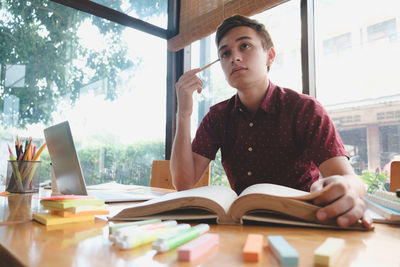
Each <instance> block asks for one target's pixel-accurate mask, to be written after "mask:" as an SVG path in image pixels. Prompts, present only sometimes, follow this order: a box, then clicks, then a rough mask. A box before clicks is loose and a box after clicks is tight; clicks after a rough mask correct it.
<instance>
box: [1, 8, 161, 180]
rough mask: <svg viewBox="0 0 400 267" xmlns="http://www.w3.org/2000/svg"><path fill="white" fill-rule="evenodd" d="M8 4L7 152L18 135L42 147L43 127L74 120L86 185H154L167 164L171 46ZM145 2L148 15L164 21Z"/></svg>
mask: <svg viewBox="0 0 400 267" xmlns="http://www.w3.org/2000/svg"><path fill="white" fill-rule="evenodd" d="M164 2H166V1H164ZM2 3H3V4H2V8H1V10H0V18H1V19H0V25H1V26H0V51H1V52H0V66H1V68H0V69H1V73H0V96H1V97H0V110H1V118H0V119H1V128H0V140H1V141H0V144H1V147H3V148H4V149H6V147H7V143H8V144H12V143H13V140H15V137H16V136H17V135H18V136H19V138H20V139H23V140H24V139H26V138H27V137H29V136H32V137H33V140H34V142H36V143H43V142H44V136H43V129H44V128H45V127H47V126H50V125H52V124H55V123H58V122H61V121H64V120H68V121H69V122H70V125H71V128H72V133H73V136H74V141H75V145H76V147H77V150H78V154H79V157H80V161H81V166H82V170H83V173H84V175H85V180H86V182H87V184H98V183H103V182H110V181H116V182H119V183H125V184H129V183H130V184H143V185H148V184H149V181H150V172H151V163H152V160H153V159H164V157H165V156H164V154H165V117H166V116H165V110H166V65H167V64H166V58H167V56H166V54H167V53H166V52H167V44H166V41H165V40H163V39H161V38H158V37H154V36H151V35H149V34H146V33H143V32H140V31H137V30H134V29H131V28H127V27H124V26H121V25H118V24H116V23H113V22H110V21H107V20H104V19H101V18H99V17H94V16H91V15H88V14H86V13H83V12H80V11H77V10H75V9H72V8H69V7H66V6H63V5H59V4H56V3H54V2H51V1H49V2H47V1H41V2H40V5H39V6H38V5H37V4H33V3H31V2H27V3H26V5H25V4H24V8H22V9H21V4H20V3H19V2H18V1H7V2H5V1H3V2H2ZM141 3H142V9H143V10H141V11H140V12H142V15H143V16H144V15H146V13H145V10H148V17H151V18H154V19H162V18H165V17H166V11H165V10H164V11H163V10H159V9H158V8H157V7H155V6H153V2H152V3H150V2H149V4H148V6H145V5H146V3H145V1H143V2H141ZM162 5H164V4H162ZM131 11H132V12H133V11H134V10H133V9H132V7H131ZM155 96H157V97H155ZM1 155H2V158H1V160H2V161H3V162H6V160H7V158H8V155H7V154H5V153H1ZM41 160H42V168H41V180H42V181H44V180H49V178H50V171H49V156H48V154H47V153H44V154H42V156H41ZM3 165H4V166H3ZM3 165H1V166H0V168H1V172H0V173H1V174H3V175H5V173H6V170H5V168H6V164H3Z"/></svg>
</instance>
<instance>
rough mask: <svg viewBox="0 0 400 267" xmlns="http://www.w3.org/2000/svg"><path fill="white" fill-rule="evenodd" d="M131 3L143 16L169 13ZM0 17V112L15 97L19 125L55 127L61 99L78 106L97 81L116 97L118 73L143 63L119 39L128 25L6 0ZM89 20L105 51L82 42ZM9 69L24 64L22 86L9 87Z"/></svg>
mask: <svg viewBox="0 0 400 267" xmlns="http://www.w3.org/2000/svg"><path fill="white" fill-rule="evenodd" d="M106 2H107V3H106V6H109V7H112V8H115V9H118V10H119V9H120V8H119V7H121V5H122V4H123V1H122V0H112V1H106ZM131 2H132V3H131V5H132V8H137V9H138V12H137V13H140V14H141V15H142V16H143V17H146V16H147V17H148V16H152V15H154V14H157V12H159V13H160V12H162V11H163V10H166V8H165V5H166V3H167V1H165V0H152V1H146V0H140V1H137V0H135V1H133V0H132V1H131ZM0 15H1V19H0V73H1V76H0V108H1V109H2V108H3V105H4V99H5V98H7V97H8V96H10V95H15V96H17V97H18V98H19V121H18V123H19V125H18V126H19V127H26V126H27V125H29V124H34V123H38V122H42V123H44V124H49V123H51V122H52V117H51V114H52V113H53V112H54V111H55V110H56V108H57V105H58V103H59V101H60V100H61V98H62V97H65V96H68V97H69V98H70V99H71V101H72V103H74V102H75V101H76V100H77V99H78V98H79V93H80V88H82V87H83V86H84V85H85V84H90V83H92V82H95V81H99V80H104V81H106V82H107V96H106V98H108V99H115V98H116V97H118V94H117V92H118V91H117V88H116V87H117V77H118V75H119V73H120V72H121V71H122V70H124V69H127V68H132V67H134V66H137V65H139V64H140V59H134V60H133V61H132V60H129V59H127V46H128V44H126V43H123V42H122V40H121V33H122V31H123V30H124V29H125V26H121V25H118V24H116V23H114V22H110V21H108V20H105V19H102V18H99V17H94V16H92V15H89V14H87V13H84V12H80V11H77V10H74V9H72V8H69V7H66V6H63V5H60V4H58V3H55V2H52V1H48V0H31V1H15V0H2V1H1V12H0ZM87 22H89V24H90V25H94V26H95V27H97V29H98V30H99V32H100V33H101V34H102V37H103V40H102V41H101V42H104V43H105V44H104V43H103V45H104V47H105V48H103V49H102V50H100V51H99V50H92V49H89V48H86V47H83V46H82V44H81V43H80V40H79V35H78V30H79V28H80V26H81V25H83V24H84V23H86V24H87ZM99 41H100V40H99ZM82 63H83V64H82ZM11 65H24V66H25V68H26V69H25V77H24V79H25V81H24V87H23V88H21V87H15V86H13V85H9V86H7V87H6V86H5V73H6V66H8V67H9V66H11ZM82 65H84V66H82ZM133 71H134V70H133Z"/></svg>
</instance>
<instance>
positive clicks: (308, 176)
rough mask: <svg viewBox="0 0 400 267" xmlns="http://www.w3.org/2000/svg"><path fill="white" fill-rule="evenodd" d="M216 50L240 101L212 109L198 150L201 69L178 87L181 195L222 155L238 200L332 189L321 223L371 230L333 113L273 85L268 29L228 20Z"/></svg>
mask: <svg viewBox="0 0 400 267" xmlns="http://www.w3.org/2000/svg"><path fill="white" fill-rule="evenodd" d="M216 44H217V47H218V54H219V59H220V63H221V66H222V69H223V71H224V73H225V77H226V80H227V81H228V82H229V84H230V85H231V86H232V87H234V88H236V89H237V94H236V95H235V96H233V97H232V98H231V99H228V100H226V101H223V102H221V103H218V104H216V105H214V106H212V107H211V108H210V111H209V113H208V114H207V115H206V116H205V117H204V118H203V120H202V122H201V124H200V126H199V128H198V130H197V133H196V137H195V139H194V140H193V143H191V136H190V116H191V114H192V109H193V98H192V95H193V92H194V91H197V92H198V93H200V92H201V90H202V81H201V80H200V79H199V78H198V77H197V76H196V73H197V72H198V71H199V69H193V70H190V71H188V72H186V73H184V74H183V75H182V76H181V77H180V79H179V81H178V82H177V83H176V85H175V87H176V92H177V97H178V112H177V132H176V136H175V140H174V144H173V147H172V155H171V172H172V177H173V183H174V185H175V187H176V188H177V189H178V190H184V189H189V188H192V187H193V186H194V185H195V184H196V182H197V181H198V179H199V178H200V176H201V174H202V173H203V171H204V170H205V168H206V167H207V166H208V164H209V163H210V161H211V160H213V159H215V154H216V152H217V151H218V149H221V155H222V165H223V167H224V169H225V172H226V174H227V177H228V180H229V182H230V185H231V187H232V188H233V189H234V190H235V191H236V192H237V193H238V194H239V193H240V192H242V191H243V190H244V189H245V188H246V187H248V186H250V185H252V184H256V183H275V184H281V185H285V186H289V187H293V188H297V189H301V190H305V191H315V190H320V189H322V188H323V187H327V188H326V191H325V193H324V194H322V195H321V196H320V197H318V198H317V199H316V200H315V204H318V205H322V206H323V208H321V209H320V210H319V211H318V213H317V218H318V219H319V220H320V221H322V222H323V221H326V220H329V219H331V218H336V221H337V224H338V225H339V226H348V225H351V224H353V223H355V222H356V221H357V220H358V219H363V223H364V225H365V226H366V227H369V226H370V225H371V219H370V218H369V217H368V216H367V214H366V213H365V206H364V202H363V200H362V199H361V197H362V196H363V195H364V194H365V187H364V185H363V183H362V182H361V180H360V179H359V177H358V176H356V175H355V173H354V172H353V169H352V167H351V165H350V164H349V162H348V155H347V153H346V151H345V149H344V147H343V144H342V141H341V139H340V136H339V135H338V133H337V131H336V129H335V127H334V125H333V123H332V121H331V119H330V118H329V116H328V114H327V112H326V111H325V110H324V109H323V107H322V106H321V105H320V104H319V103H318V102H317V101H316V100H315V99H313V98H311V97H309V96H306V95H302V94H298V93H297V92H295V91H292V90H290V89H285V88H281V87H278V86H276V85H274V84H273V83H272V82H270V81H269V79H268V71H269V68H270V67H271V65H272V63H273V61H274V58H275V50H274V47H273V43H272V40H271V38H270V36H269V34H268V32H267V31H266V30H265V27H264V25H262V24H260V23H258V22H257V21H255V20H251V19H249V18H247V17H243V16H239V15H236V16H233V17H230V18H227V19H226V20H225V21H224V22H223V23H222V24H221V25H220V26H219V27H218V29H217V34H216ZM320 173H321V175H322V176H323V177H324V178H323V179H319V177H320ZM364 214H365V215H364Z"/></svg>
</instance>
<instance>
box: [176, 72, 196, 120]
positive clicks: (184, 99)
mask: <svg viewBox="0 0 400 267" xmlns="http://www.w3.org/2000/svg"><path fill="white" fill-rule="evenodd" d="M199 71H200V69H199V68H197V69H193V70H189V71H187V72H185V73H184V74H183V75H182V76H181V77H180V78H179V80H178V82H177V83H176V84H175V89H176V95H177V99H178V116H181V115H184V116H185V115H186V116H191V115H192V111H193V92H194V91H197V92H198V93H199V94H200V93H201V91H202V90H203V81H202V80H200V78H199V77H197V75H196V74H197V73H198V72H199Z"/></svg>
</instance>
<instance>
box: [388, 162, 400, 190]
mask: <svg viewBox="0 0 400 267" xmlns="http://www.w3.org/2000/svg"><path fill="white" fill-rule="evenodd" d="M397 189H400V161H392V163H391V165H390V191H391V192H396V190H397Z"/></svg>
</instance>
